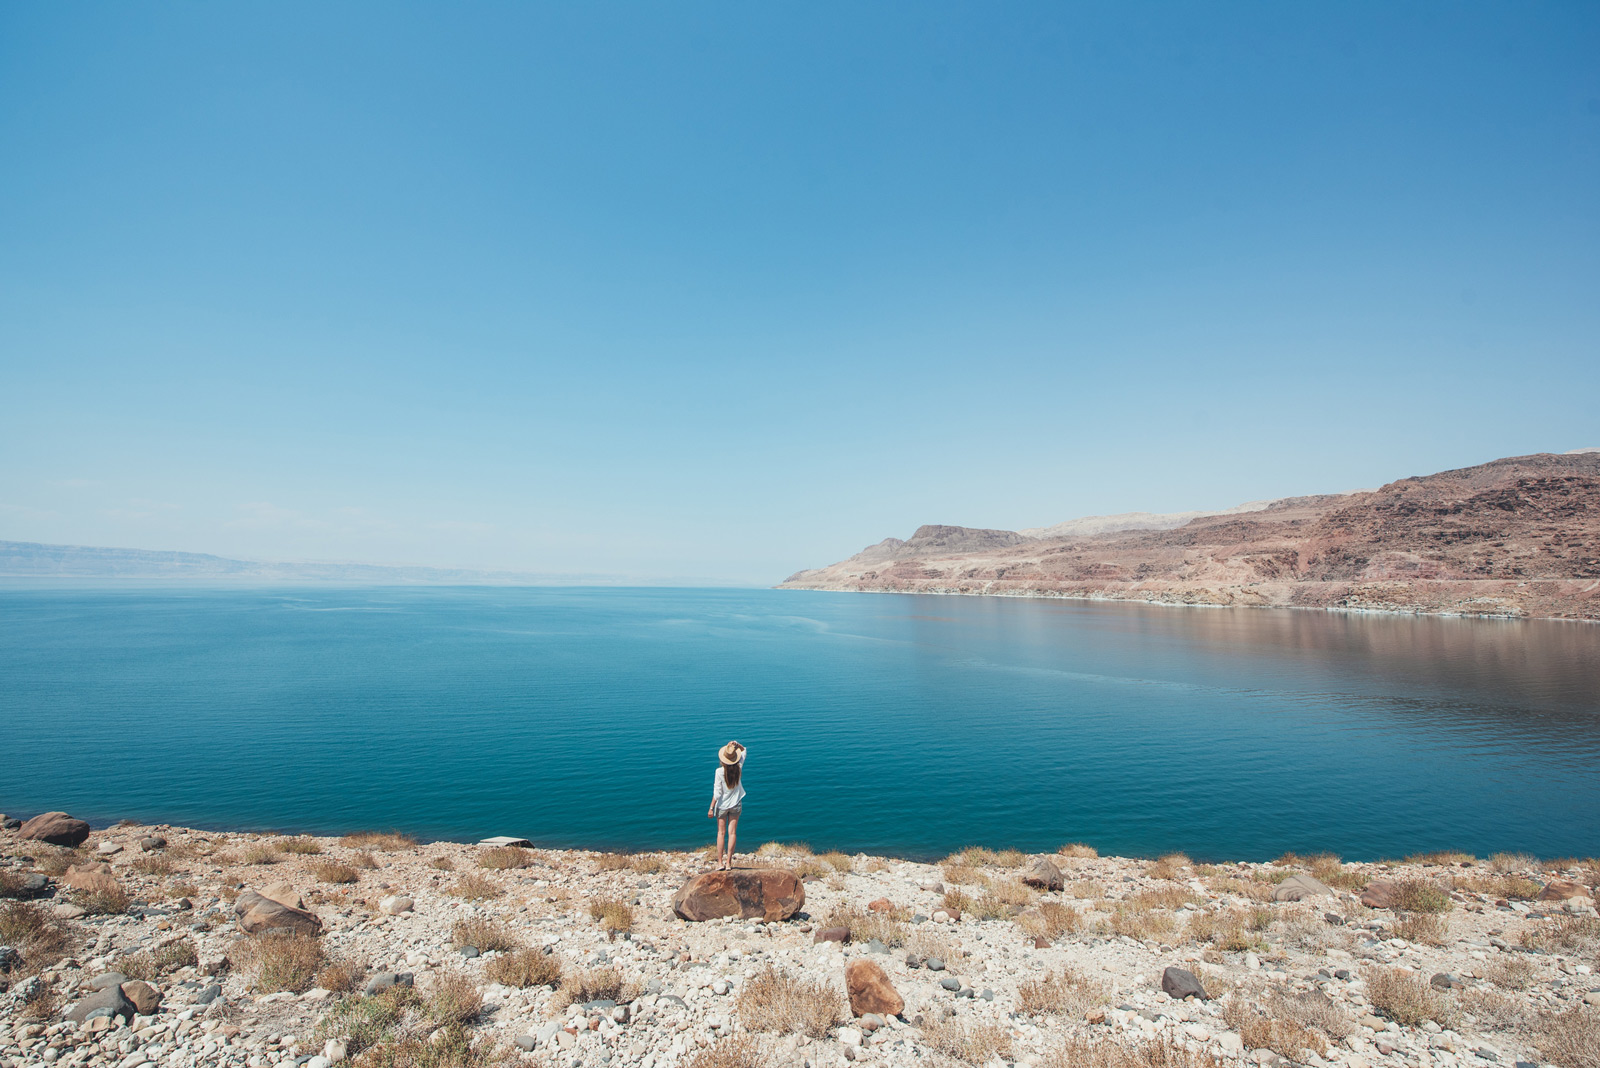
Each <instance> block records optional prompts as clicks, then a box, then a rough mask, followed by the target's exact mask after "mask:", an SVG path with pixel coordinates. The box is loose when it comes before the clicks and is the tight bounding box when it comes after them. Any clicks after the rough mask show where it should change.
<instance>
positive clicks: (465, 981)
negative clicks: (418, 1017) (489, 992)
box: [428, 972, 483, 1027]
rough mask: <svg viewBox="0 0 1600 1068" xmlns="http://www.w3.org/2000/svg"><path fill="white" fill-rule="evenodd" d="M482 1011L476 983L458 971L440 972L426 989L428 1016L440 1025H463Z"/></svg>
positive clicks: (480, 996) (481, 1002)
mask: <svg viewBox="0 0 1600 1068" xmlns="http://www.w3.org/2000/svg"><path fill="white" fill-rule="evenodd" d="M482 1013H483V994H482V993H480V992H479V990H478V985H477V984H476V983H474V982H473V981H472V980H471V979H469V978H468V977H467V976H465V975H462V974H461V973H460V972H441V973H439V974H438V975H436V976H435V977H434V980H433V988H432V989H431V990H429V991H428V1018H429V1019H430V1020H432V1021H433V1022H434V1023H436V1024H438V1025H439V1026H441V1027H448V1026H450V1025H452V1024H453V1025H456V1026H463V1025H466V1024H470V1023H472V1022H474V1021H475V1020H477V1018H478V1017H479V1016H480V1015H482Z"/></svg>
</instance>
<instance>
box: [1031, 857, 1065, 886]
mask: <svg viewBox="0 0 1600 1068" xmlns="http://www.w3.org/2000/svg"><path fill="white" fill-rule="evenodd" d="M1022 881H1023V882H1025V883H1027V884H1028V885H1029V886H1037V887H1038V888H1039V889H1041V890H1060V889H1062V888H1063V887H1065V886H1066V885H1067V882H1066V880H1065V879H1063V878H1062V876H1061V869H1060V868H1058V867H1056V865H1055V861H1053V860H1051V859H1050V858H1049V857H1040V858H1039V859H1037V860H1035V861H1034V862H1033V867H1031V868H1029V869H1028V870H1027V872H1026V873H1024V875H1023V876H1022Z"/></svg>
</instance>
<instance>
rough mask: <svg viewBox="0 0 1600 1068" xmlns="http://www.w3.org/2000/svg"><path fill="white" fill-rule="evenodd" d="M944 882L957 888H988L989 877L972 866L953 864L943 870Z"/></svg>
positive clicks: (947, 863) (948, 864)
mask: <svg viewBox="0 0 1600 1068" xmlns="http://www.w3.org/2000/svg"><path fill="white" fill-rule="evenodd" d="M943 875H944V881H945V882H947V883H953V884H954V885H956V886H987V885H988V883H989V877H988V876H987V875H985V874H983V872H981V871H979V870H978V869H977V868H974V867H973V866H972V865H970V864H951V863H949V862H948V861H947V862H946V863H945V865H944V869H943Z"/></svg>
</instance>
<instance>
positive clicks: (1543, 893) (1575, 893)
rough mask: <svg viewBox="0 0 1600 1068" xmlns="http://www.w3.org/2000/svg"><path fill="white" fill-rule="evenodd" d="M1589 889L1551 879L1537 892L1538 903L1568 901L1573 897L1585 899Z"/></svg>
mask: <svg viewBox="0 0 1600 1068" xmlns="http://www.w3.org/2000/svg"><path fill="white" fill-rule="evenodd" d="M1588 896H1589V888H1588V887H1587V886H1583V885H1582V884H1580V883H1574V882H1568V881H1566V880H1565V879H1552V880H1550V882H1549V883H1547V884H1546V885H1545V888H1544V889H1543V890H1540V891H1539V896H1538V898H1536V899H1535V900H1538V901H1568V900H1571V899H1572V898H1575V897H1581V898H1587V897H1588Z"/></svg>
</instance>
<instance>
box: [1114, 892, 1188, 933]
mask: <svg viewBox="0 0 1600 1068" xmlns="http://www.w3.org/2000/svg"><path fill="white" fill-rule="evenodd" d="M1106 924H1107V926H1108V927H1109V928H1110V930H1111V932H1112V933H1113V934H1119V935H1126V936H1127V937H1129V938H1131V939H1133V940H1134V941H1136V942H1161V941H1164V940H1166V939H1169V938H1171V937H1172V935H1173V932H1175V931H1176V930H1177V929H1178V925H1177V922H1176V921H1175V920H1173V918H1172V913H1170V912H1163V911H1161V910H1159V909H1147V908H1140V907H1139V906H1138V905H1129V904H1126V903H1124V902H1121V901H1119V902H1117V903H1116V905H1115V906H1114V907H1113V909H1112V912H1111V916H1110V918H1109V919H1108V920H1107V921H1106Z"/></svg>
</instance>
